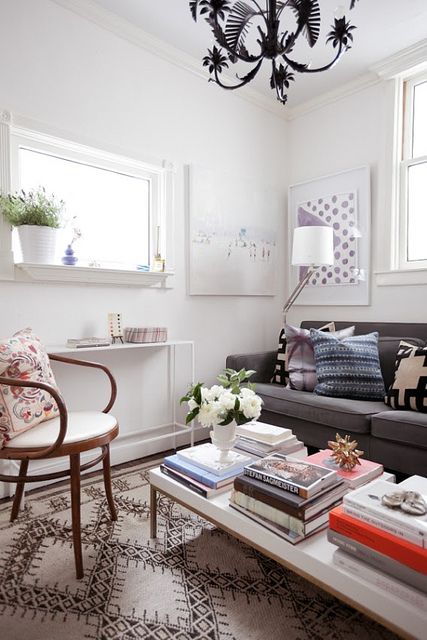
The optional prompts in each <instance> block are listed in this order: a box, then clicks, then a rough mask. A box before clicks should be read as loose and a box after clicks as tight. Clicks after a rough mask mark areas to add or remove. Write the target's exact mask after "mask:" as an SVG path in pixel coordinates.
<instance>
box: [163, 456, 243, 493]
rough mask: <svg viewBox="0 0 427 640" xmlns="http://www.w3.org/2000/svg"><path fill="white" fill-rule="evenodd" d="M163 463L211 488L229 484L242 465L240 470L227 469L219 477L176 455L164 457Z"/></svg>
mask: <svg viewBox="0 0 427 640" xmlns="http://www.w3.org/2000/svg"><path fill="white" fill-rule="evenodd" d="M163 464H164V465H166V467H170V468H171V469H175V471H180V472H181V473H185V474H186V475H187V476H189V477H190V478H193V479H194V480H197V481H198V482H201V483H202V484H205V485H206V486H207V487H210V488H211V489H219V487H222V486H224V485H225V484H230V482H231V480H232V479H233V478H235V477H236V476H237V475H239V473H241V472H242V471H243V467H242V469H241V470H240V471H239V470H238V471H236V470H235V469H233V470H232V471H228V472H227V474H226V475H223V476H221V478H219V477H218V476H217V475H215V474H214V473H211V472H210V471H205V470H204V469H200V467H196V465H194V464H191V463H190V462H187V461H186V460H183V459H182V458H180V457H179V456H177V455H173V456H167V457H166V458H165V459H164V461H163Z"/></svg>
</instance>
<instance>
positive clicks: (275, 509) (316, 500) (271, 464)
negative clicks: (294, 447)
mask: <svg viewBox="0 0 427 640" xmlns="http://www.w3.org/2000/svg"><path fill="white" fill-rule="evenodd" d="M347 490H348V488H347V487H346V485H345V483H344V481H343V480H341V479H339V478H338V476H337V473H336V472H335V471H333V470H328V469H325V468H323V467H320V466H318V465H315V464H311V463H308V462H302V461H299V460H289V459H287V457H286V456H284V455H282V454H273V455H270V456H266V457H265V458H263V459H261V460H257V461H255V462H252V463H251V464H248V465H246V466H245V468H244V470H243V475H241V476H239V477H237V478H236V479H235V481H234V485H233V491H232V494H231V497H230V505H231V506H232V507H233V508H234V509H237V510H238V511H240V512H242V513H244V514H245V515H247V516H249V517H250V518H251V519H253V520H255V521H257V522H259V523H261V524H263V525H264V526H265V527H266V528H267V529H270V530H271V531H274V532H275V533H277V534H278V535H279V536H280V537H282V538H284V539H285V540H288V541H289V542H291V543H292V544H296V543H298V542H301V540H304V539H305V538H306V537H307V536H309V535H312V534H314V533H317V532H318V531H320V530H322V529H325V528H326V527H327V526H328V520H329V510H330V509H331V508H332V507H334V506H336V505H337V504H339V503H340V502H341V500H342V497H343V495H344V493H345V492H346V491H347Z"/></svg>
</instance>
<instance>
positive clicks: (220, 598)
mask: <svg viewBox="0 0 427 640" xmlns="http://www.w3.org/2000/svg"><path fill="white" fill-rule="evenodd" d="M147 468H148V466H147V465H141V464H138V465H137V466H133V467H127V468H124V469H120V468H118V469H115V470H114V472H113V479H114V481H113V485H114V493H115V497H116V502H117V506H118V509H119V521H118V522H117V523H111V522H110V521H109V519H108V515H107V514H108V512H107V508H106V505H105V499H104V492H103V486H102V481H101V478H100V476H98V475H97V476H95V477H91V478H88V479H86V480H85V481H84V482H83V486H82V493H83V505H82V520H83V523H84V531H83V539H84V542H85V548H84V566H85V577H84V578H83V580H80V581H78V580H76V578H75V575H74V561H73V552H72V546H71V528H70V510H69V506H70V498H69V492H68V487H67V486H63V485H62V486H59V487H58V486H57V487H55V488H48V489H46V490H43V491H41V492H37V493H33V494H32V495H30V497H29V498H27V500H26V502H25V508H24V510H23V511H22V513H21V515H20V517H19V519H18V520H17V521H16V522H15V523H14V524H13V525H11V524H10V523H9V521H8V519H9V514H10V503H4V504H2V505H1V506H0V572H1V575H0V585H1V586H0V637H1V638H2V640H24V639H25V640H57V639H60V640H80V638H82V639H83V638H87V639H89V640H94V639H102V640H116V639H117V640H119V639H120V640H130V639H133V638H146V639H150V640H169V639H173V640H208V639H209V640H273V639H274V640H282V639H283V640H285V639H286V640H308V639H309V640H325V639H326V638H327V639H331V640H356V639H357V640H365V639H366V640H367V639H369V640H392V639H395V638H396V636H394V635H393V634H391V633H390V632H388V631H386V630H385V629H384V628H383V627H381V626H379V625H377V624H375V623H374V622H371V621H370V620H368V619H367V618H366V617H364V616H362V615H361V614H359V613H357V612H355V611H354V610H353V609H351V608H349V607H347V606H345V605H343V604H341V603H340V602H339V601H338V600H336V599H335V598H333V597H332V596H329V595H328V594H326V593H324V592H323V591H321V590H320V589H318V588H316V587H314V586H313V585H311V584H310V583H308V582H307V581H305V580H304V579H302V578H300V577H299V576H297V575H296V574H294V573H292V572H291V571H288V570H286V569H284V568H282V567H280V566H279V565H277V564H276V563H275V562H273V561H271V560H269V559H267V558H265V557H264V556H262V555H261V554H260V553H258V552H257V551H254V550H252V549H250V548H248V547H247V546H245V545H243V544H241V543H239V542H237V541H236V540H234V539H233V538H231V537H230V536H228V535H227V534H225V533H222V532H221V531H218V530H217V529H215V528H214V527H212V526H211V525H209V524H207V523H206V522H204V521H203V520H201V519H200V518H198V517H197V516H195V515H194V514H191V513H190V512H188V511H185V510H184V509H182V508H181V507H179V506H178V505H176V504H175V503H173V502H171V501H169V500H168V499H166V498H161V499H160V505H159V512H160V517H159V522H158V532H159V533H158V535H159V537H158V539H156V540H154V541H153V540H150V539H149V506H148V493H149V492H148V482H147Z"/></svg>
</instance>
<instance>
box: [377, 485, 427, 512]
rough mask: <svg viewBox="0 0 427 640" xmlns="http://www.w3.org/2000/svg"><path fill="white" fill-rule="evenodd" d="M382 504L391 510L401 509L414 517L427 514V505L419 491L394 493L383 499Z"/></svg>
mask: <svg viewBox="0 0 427 640" xmlns="http://www.w3.org/2000/svg"><path fill="white" fill-rule="evenodd" d="M381 503H382V504H383V505H384V506H386V507H389V508H390V509H401V510H402V511H404V512H405V513H409V514H410V515H413V516H423V515H425V514H426V513H427V503H426V501H425V500H424V498H423V497H422V495H421V494H420V493H418V492H417V491H393V493H386V494H385V495H383V497H382V498H381Z"/></svg>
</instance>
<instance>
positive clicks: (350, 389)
mask: <svg viewBox="0 0 427 640" xmlns="http://www.w3.org/2000/svg"><path fill="white" fill-rule="evenodd" d="M310 336H311V339H312V341H313V347H314V356H315V359H316V373H317V378H318V380H319V383H318V384H317V385H316V388H315V390H314V392H315V393H317V394H318V395H321V396H334V397H335V398H354V399H360V400H379V399H383V398H384V394H385V388H384V381H383V378H382V374H381V368H380V360H379V355H378V333H377V332H375V331H374V332H373V333H368V334H366V335H364V336H354V337H352V338H344V339H343V340H338V338H336V337H335V336H333V335H331V334H328V333H324V332H323V331H318V330H317V329H311V330H310Z"/></svg>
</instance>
